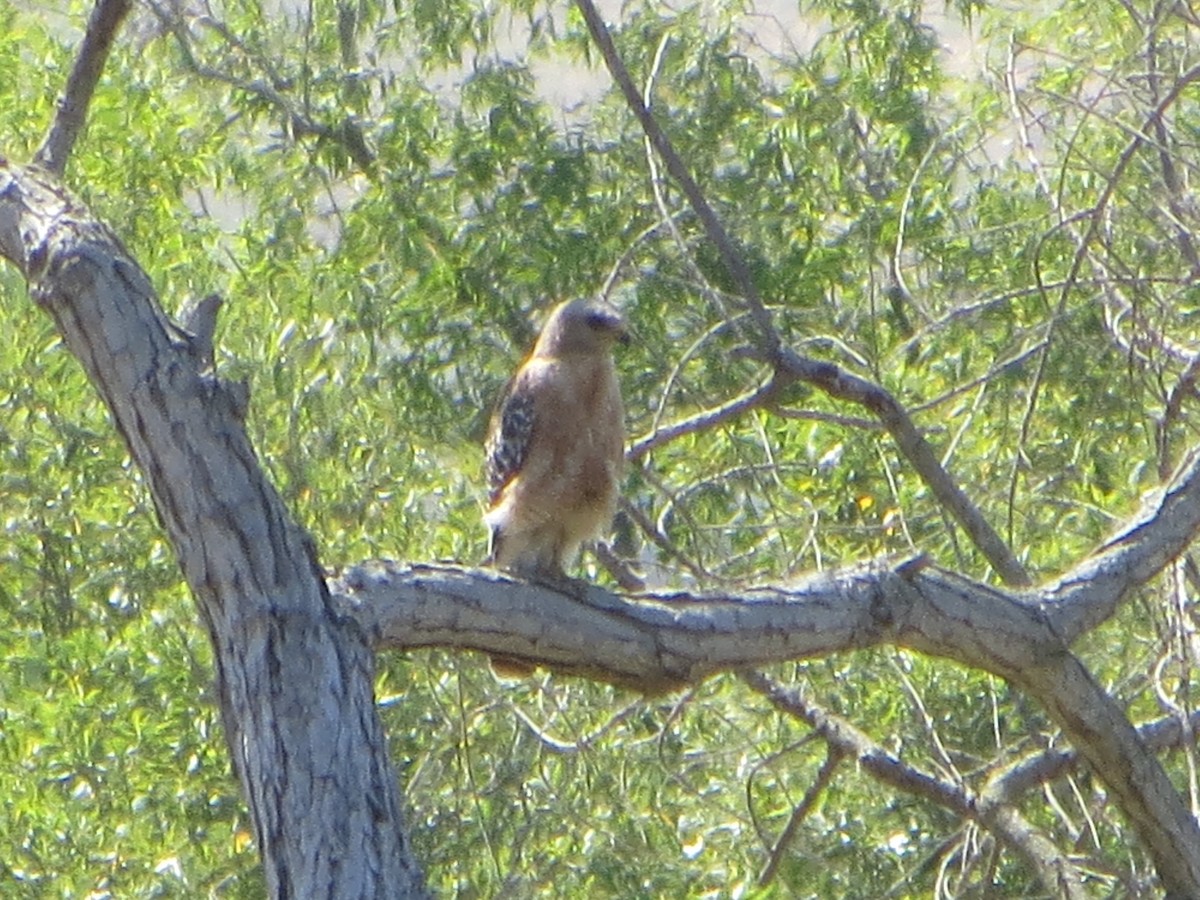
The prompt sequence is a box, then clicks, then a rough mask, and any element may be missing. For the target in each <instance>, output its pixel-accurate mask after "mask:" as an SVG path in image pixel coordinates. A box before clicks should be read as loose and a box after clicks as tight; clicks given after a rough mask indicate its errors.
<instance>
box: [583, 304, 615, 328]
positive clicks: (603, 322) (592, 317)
mask: <svg viewBox="0 0 1200 900" xmlns="http://www.w3.org/2000/svg"><path fill="white" fill-rule="evenodd" d="M587 323H588V325H589V326H590V327H591V328H595V329H596V330H597V331H608V330H609V329H611V328H615V327H616V324H617V323H616V320H615V319H614V318H613V317H612V316H611V315H609V314H608V313H606V312H604V311H603V310H599V309H598V310H595V311H594V312H590V313H588V317H587Z"/></svg>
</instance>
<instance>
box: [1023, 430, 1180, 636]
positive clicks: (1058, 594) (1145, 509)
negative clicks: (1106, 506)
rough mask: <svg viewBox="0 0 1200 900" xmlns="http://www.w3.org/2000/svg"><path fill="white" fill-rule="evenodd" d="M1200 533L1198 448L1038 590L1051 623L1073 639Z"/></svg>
mask: <svg viewBox="0 0 1200 900" xmlns="http://www.w3.org/2000/svg"><path fill="white" fill-rule="evenodd" d="M1197 533H1200V452H1197V453H1193V454H1192V456H1191V457H1190V458H1189V459H1185V460H1184V461H1183V463H1182V464H1181V465H1180V466H1179V468H1178V469H1177V470H1176V472H1175V475H1174V477H1173V478H1172V479H1171V481H1170V482H1169V483H1168V484H1167V485H1166V486H1165V487H1164V488H1163V489H1162V490H1159V491H1154V492H1153V493H1152V494H1150V495H1149V497H1148V498H1147V500H1146V502H1145V503H1144V504H1143V506H1142V508H1141V510H1140V511H1139V512H1138V513H1137V514H1136V515H1134V516H1133V517H1132V519H1131V520H1130V522H1129V523H1128V524H1126V525H1125V526H1123V527H1122V528H1121V529H1120V530H1119V531H1118V532H1117V533H1116V535H1114V536H1113V537H1111V538H1109V539H1108V540H1107V541H1106V542H1105V543H1104V544H1102V545H1101V546H1100V548H1099V549H1098V550H1097V551H1096V552H1095V553H1093V554H1092V555H1091V556H1089V557H1088V558H1087V559H1085V560H1083V561H1082V562H1081V563H1079V565H1077V566H1075V567H1074V568H1073V569H1071V571H1069V572H1068V573H1067V574H1066V575H1063V576H1062V577H1061V578H1060V579H1058V580H1057V581H1055V582H1053V583H1051V584H1049V585H1047V586H1046V587H1045V588H1044V590H1043V591H1042V592H1041V596H1042V602H1044V603H1045V609H1046V615H1047V617H1048V620H1049V622H1050V624H1051V626H1052V627H1053V628H1054V629H1055V631H1057V632H1058V633H1059V634H1060V635H1062V637H1063V640H1064V641H1065V642H1067V643H1068V644H1069V643H1073V642H1074V641H1075V640H1076V639H1077V638H1078V637H1079V636H1080V635H1083V634H1087V633H1088V632H1089V631H1091V630H1092V629H1093V628H1095V627H1097V626H1098V625H1100V623H1102V622H1104V621H1105V620H1106V619H1108V617H1109V616H1111V615H1112V614H1113V613H1115V612H1116V610H1117V605H1118V604H1119V603H1120V601H1121V599H1122V598H1123V597H1125V596H1126V595H1128V594H1129V592H1130V591H1132V590H1134V589H1135V588H1138V587H1141V586H1142V585H1143V584H1146V583H1147V582H1148V581H1150V579H1151V578H1153V577H1155V576H1156V575H1158V574H1159V573H1160V572H1161V571H1162V570H1163V569H1164V568H1166V566H1167V565H1168V564H1169V563H1170V562H1171V561H1172V560H1174V559H1176V558H1177V557H1178V556H1179V555H1180V554H1181V553H1183V551H1184V550H1186V549H1187V547H1188V545H1189V544H1191V543H1192V541H1193V540H1195V538H1196V535H1197Z"/></svg>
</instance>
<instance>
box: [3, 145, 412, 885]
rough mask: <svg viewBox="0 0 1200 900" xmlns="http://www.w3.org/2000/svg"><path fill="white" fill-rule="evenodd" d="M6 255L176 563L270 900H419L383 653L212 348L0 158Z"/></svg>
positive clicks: (112, 241)
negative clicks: (380, 696) (346, 611)
mask: <svg viewBox="0 0 1200 900" xmlns="http://www.w3.org/2000/svg"><path fill="white" fill-rule="evenodd" d="M0 255H2V256H3V257H5V258H7V259H8V260H10V261H11V262H13V263H14V264H16V265H17V267H18V268H19V269H20V270H21V271H22V272H23V273H24V274H25V277H26V279H27V280H28V282H29V288H30V292H31V294H32V296H33V297H34V299H35V300H36V301H37V302H38V303H39V304H40V305H41V306H42V307H43V308H45V309H46V311H47V312H49V313H50V315H51V316H53V318H54V320H55V322H56V323H57V324H58V329H59V332H60V334H61V335H62V338H63V341H64V343H65V344H66V346H67V347H68V348H69V349H70V350H71V352H72V353H74V354H75V355H76V356H77V357H78V359H79V360H80V362H81V363H82V364H83V366H84V368H85V369H86V370H87V374H88V377H89V378H90V380H91V381H92V383H93V384H94V385H95V387H96V389H97V390H98V391H99V393H100V395H101V397H102V398H103V399H104V402H105V403H106V404H107V405H108V408H109V409H110V410H111V412H112V415H113V419H114V421H115V422H116V425H117V428H118V430H119V431H120V432H121V434H122V436H123V437H124V438H125V441H126V443H127V444H128V446H129V451H130V454H131V455H132V457H133V459H134V460H135V462H136V463H137V464H138V466H139V468H140V469H141V471H142V473H143V475H144V477H145V480H146V484H147V486H148V488H149V489H150V492H151V494H152V496H153V498H154V503H155V507H156V508H157V510H158V514H159V516H160V518H161V520H162V523H163V525H164V526H165V528H166V530H167V533H168V535H169V536H170V539H171V542H172V544H173V546H174V548H175V552H176V553H177V555H178V557H179V561H180V566H181V568H182V569H183V574H184V577H185V578H186V579H187V582H188V585H189V586H190V587H191V589H192V592H193V594H194V595H195V598H196V603H197V606H198V607H199V610H200V613H201V616H202V618H203V619H204V622H205V624H206V626H207V627H208V632H209V636H210V638H211V640H212V643H213V647H214V651H215V656H216V661H217V676H218V677H217V684H218V689H219V694H220V697H221V705H222V714H223V715H222V720H223V722H224V725H225V729H226V733H227V736H228V738H229V745H230V750H231V752H232V755H233V760H234V765H235V768H236V769H237V772H238V775H239V777H240V779H241V782H242V787H243V789H244V791H245V794H246V797H247V800H248V802H249V805H250V810H251V816H252V820H253V823H254V830H255V837H256V839H257V841H258V845H259V851H260V853H261V856H262V860H263V866H264V869H265V872H266V879H267V885H268V890H269V891H270V894H271V896H273V897H281V898H282V897H333V896H336V897H413V896H422V895H423V894H424V888H423V883H422V879H421V874H420V871H419V867H418V865H417V863H416V860H415V859H414V857H413V855H412V851H411V848H410V846H409V842H408V839H407V835H406V832H405V829H404V821H403V817H402V815H401V809H400V796H399V788H398V786H397V781H396V776H395V773H394V772H393V770H392V768H391V765H390V763H389V761H388V755H387V746H386V739H385V736H384V733H383V729H382V726H381V723H380V721H379V718H378V716H377V714H376V710H375V704H374V697H373V693H372V692H373V686H374V680H373V677H372V673H373V656H372V651H371V649H370V648H369V647H368V646H367V643H366V640H365V636H364V634H363V632H362V631H361V630H360V629H359V628H357V627H356V626H355V625H354V624H353V623H352V622H347V621H345V620H343V619H342V618H340V617H339V616H338V615H337V614H336V612H335V611H334V609H333V607H332V605H331V603H330V598H329V594H328V591H327V590H326V588H325V583H324V581H323V580H322V578H321V576H320V572H319V569H318V567H317V564H316V560H315V558H314V554H313V549H312V546H311V543H310V541H309V539H308V537H307V535H306V534H305V533H304V532H303V530H302V529H301V528H299V527H298V526H297V525H296V524H295V523H294V522H293V521H292V520H291V519H290V518H289V516H288V514H287V511H286V510H285V509H284V506H283V503H282V502H281V501H280V498H279V496H278V494H277V493H276V492H275V490H274V488H273V487H272V486H271V485H270V484H269V483H268V482H267V480H266V479H265V478H264V476H263V473H262V471H261V469H260V467H259V465H258V461H257V459H256V458H255V455H254V451H253V449H252V448H251V446H250V443H249V441H248V439H247V437H246V434H245V429H244V428H243V426H242V415H243V412H244V400H245V398H244V394H243V392H242V391H241V390H239V389H237V386H236V385H226V384H224V383H223V382H221V381H219V380H218V379H217V378H216V377H215V375H214V374H213V373H212V372H211V371H209V370H206V369H205V368H204V362H205V361H206V360H207V359H208V358H210V354H209V353H208V352H207V351H206V348H204V347H202V346H199V342H198V341H197V340H196V339H195V338H194V337H192V336H190V335H188V334H187V333H185V332H183V331H182V330H180V329H179V328H178V327H177V326H175V325H174V324H172V323H171V322H170V321H169V320H168V319H167V317H166V316H165V315H164V313H163V312H162V310H161V308H160V307H159V304H158V302H157V300H156V298H155V295H154V291H153V289H152V288H151V286H150V282H149V280H148V279H147V278H146V276H145V274H144V273H143V272H142V271H141V269H140V268H139V267H138V265H137V264H136V262H134V260H133V259H131V258H130V257H129V255H128V254H127V253H126V251H125V250H124V248H123V247H122V246H121V244H120V242H119V241H118V240H117V239H116V237H115V236H114V235H113V234H112V233H111V232H110V231H109V230H108V229H107V228H105V227H103V226H102V225H100V224H99V223H98V222H96V221H95V220H94V219H93V218H92V217H91V216H90V214H89V213H88V212H87V211H86V210H85V209H83V208H82V207H81V206H79V205H78V204H77V203H76V202H75V201H73V200H72V199H71V198H70V197H69V196H68V195H67V194H66V192H65V191H64V190H63V189H62V188H61V187H60V186H59V185H58V184H57V182H56V181H55V180H53V179H51V178H49V177H46V176H45V175H44V174H42V173H40V172H39V170H37V169H35V168H24V169H22V168H16V167H13V166H9V165H8V164H7V163H5V162H3V161H0Z"/></svg>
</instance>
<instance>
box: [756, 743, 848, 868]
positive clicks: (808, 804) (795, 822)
mask: <svg viewBox="0 0 1200 900" xmlns="http://www.w3.org/2000/svg"><path fill="white" fill-rule="evenodd" d="M845 758H846V757H845V754H844V753H843V752H842V751H841V750H839V749H838V748H837V747H834V746H833V745H829V746H827V748H826V755H825V762H823V763H821V768H820V770H818V772H817V777H816V778H815V779H814V780H813V783H812V784H810V785H809V786H808V790H807V791H805V792H804V796H803V797H802V798H801V800H800V802H799V803H798V804H797V805H796V808H795V809H793V810H792V815H791V818H789V819H788V823H787V827H785V828H784V829H783V834H781V835H780V836H779V840H777V841H776V842H775V846H774V847H772V848H771V858H770V859H768V860H767V865H766V868H764V869H763V872H762V874H761V875H760V876H759V877H758V884H759V886H760V887H766V886H767V885H768V884H770V883H771V882H772V881H774V880H775V875H776V874H777V873H778V872H779V864H780V863H781V862H783V857H784V854H786V853H787V851H788V848H789V847H790V846H791V845H792V841H793V840H794V839H795V837H796V832H797V831H798V830H799V828H800V824H801V823H802V822H803V821H804V820H805V818H807V816H808V813H809V811H810V810H812V808H813V807H814V806H815V805H816V803H817V801H818V800H819V799H821V794H822V793H824V791H825V788H827V787H829V785H830V783H831V782H832V781H833V776H834V775H835V774H836V773H837V768H838V766H839V765H841V762H842V760H843V759H845Z"/></svg>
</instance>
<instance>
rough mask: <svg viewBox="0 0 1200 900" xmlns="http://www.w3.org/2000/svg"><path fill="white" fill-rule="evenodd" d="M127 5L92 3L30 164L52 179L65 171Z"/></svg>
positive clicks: (115, 0) (117, 0)
mask: <svg viewBox="0 0 1200 900" xmlns="http://www.w3.org/2000/svg"><path fill="white" fill-rule="evenodd" d="M131 5H132V4H131V3H130V0H96V6H95V7H94V8H93V9H92V16H91V18H90V19H88V25H87V33H86V34H85V35H84V37H83V44H82V46H80V48H79V55H78V56H76V57H75V65H74V66H72V67H71V75H70V77H69V78H68V79H67V86H66V89H65V90H64V91H63V95H62V97H60V98H59V100H58V108H57V110H56V113H55V116H54V122H53V124H52V125H51V126H50V132H49V133H48V134H47V135H46V139H45V141H43V142H42V146H41V147H40V148H38V151H37V153H36V154H35V156H34V162H36V163H38V164H39V165H40V166H42V167H43V168H44V169H46V170H47V171H49V172H51V173H53V174H54V175H58V176H59V177H62V175H63V173H64V172H65V171H66V170H67V159H68V158H69V157H70V155H71V149H72V148H73V147H74V146H75V141H76V139H77V138H78V137H79V132H80V131H82V130H83V125H84V122H85V121H86V120H87V111H88V106H89V105H90V104H91V102H92V93H93V92H94V91H95V89H96V83H97V82H98V81H99V80H100V73H101V72H103V71H104V63H105V61H106V60H107V59H108V51H109V50H110V49H111V47H112V43H113V41H114V40H115V39H116V36H117V29H118V28H119V27H120V25H121V21H122V20H123V19H124V18H125V16H126V14H127V13H128V12H129V8H130V6H131Z"/></svg>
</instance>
